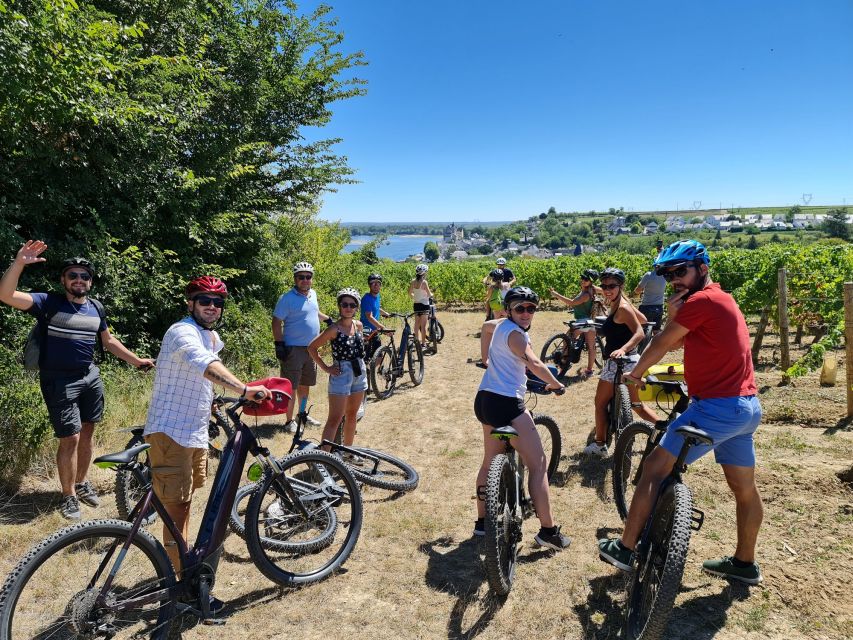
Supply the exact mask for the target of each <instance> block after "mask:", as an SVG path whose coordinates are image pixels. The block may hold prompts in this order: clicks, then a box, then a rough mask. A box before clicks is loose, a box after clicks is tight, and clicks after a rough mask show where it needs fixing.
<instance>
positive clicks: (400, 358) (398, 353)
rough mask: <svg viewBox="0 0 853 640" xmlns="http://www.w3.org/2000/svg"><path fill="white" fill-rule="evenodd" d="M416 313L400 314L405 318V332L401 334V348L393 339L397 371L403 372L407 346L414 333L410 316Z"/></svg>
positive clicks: (392, 345)
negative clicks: (410, 324) (397, 346)
mask: <svg viewBox="0 0 853 640" xmlns="http://www.w3.org/2000/svg"><path fill="white" fill-rule="evenodd" d="M412 315H414V314H409V315H404V314H400V317H401V318H402V319H403V332H402V333H401V334H400V348H399V349H397V348H396V347H394V340H393V339H392V340H391V347H392V348H393V349H394V362H396V363H397V371H399V372H400V373H401V374H402V372H403V363H404V362H405V359H406V347H407V345H408V344H409V336H411V335H412V327H411V326H409V318H410V317H411V316H412Z"/></svg>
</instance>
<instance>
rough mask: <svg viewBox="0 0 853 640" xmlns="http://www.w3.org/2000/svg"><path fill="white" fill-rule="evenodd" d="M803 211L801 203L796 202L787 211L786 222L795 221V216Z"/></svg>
mask: <svg viewBox="0 0 853 640" xmlns="http://www.w3.org/2000/svg"><path fill="white" fill-rule="evenodd" d="M802 211H803V209H802V207H800V205H798V204H795V205H794V206H793V207H791V208H790V209H788V211H787V212H786V213H785V222H793V221H794V216H795V215H797V214H799V213H802Z"/></svg>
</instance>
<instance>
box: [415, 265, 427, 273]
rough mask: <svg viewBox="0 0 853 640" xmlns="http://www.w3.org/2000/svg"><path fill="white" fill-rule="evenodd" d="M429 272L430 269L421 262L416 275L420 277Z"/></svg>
mask: <svg viewBox="0 0 853 640" xmlns="http://www.w3.org/2000/svg"><path fill="white" fill-rule="evenodd" d="M427 271H429V267H428V266H427V265H425V264H424V263H423V262H421V263H420V264H419V265H418V266H417V267H415V273H417V274H418V275H421V274H424V273H426V272H427Z"/></svg>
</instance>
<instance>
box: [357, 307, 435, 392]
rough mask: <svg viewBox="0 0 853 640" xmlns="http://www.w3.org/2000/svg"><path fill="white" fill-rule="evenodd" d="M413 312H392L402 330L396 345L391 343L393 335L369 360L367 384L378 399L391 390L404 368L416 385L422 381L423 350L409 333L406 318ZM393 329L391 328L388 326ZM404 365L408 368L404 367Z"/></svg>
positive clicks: (410, 331)
mask: <svg viewBox="0 0 853 640" xmlns="http://www.w3.org/2000/svg"><path fill="white" fill-rule="evenodd" d="M413 315H415V314H414V313H409V314H403V313H392V314H390V316H391V317H393V318H402V319H403V331H402V333H401V335H400V346H399V348H398V347H396V346H395V345H394V337H393V336H392V337H391V340H390V342H389V343H388V344H386V345H384V346H382V347H379V348H378V349H377V350H376V353H374V354H373V358H372V360H371V361H370V365H369V371H370V388H371V390H372V391H373V393H374V395H375V396H376V398H377V399H378V400H384V399H385V398H387V397H389V396H390V395H391V394H392V393H394V388H395V387H396V386H397V379H398V378H401V377H402V376H403V374H404V373H406V372H408V373H409V377H410V378H411V380H412V384H413V385H415V386H417V385H419V384H420V383H421V382H423V381H424V352H423V349H422V348H421V344H420V342H418V341H417V340H416V339H415V336H414V335H412V327H411V326H410V325H409V318H411V317H412V316H413ZM390 332H393V330H390ZM405 365H408V369H406V368H404V366H405Z"/></svg>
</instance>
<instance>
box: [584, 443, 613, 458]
mask: <svg viewBox="0 0 853 640" xmlns="http://www.w3.org/2000/svg"><path fill="white" fill-rule="evenodd" d="M583 452H584V455H587V456H598V457H599V458H606V457H607V455H608V452H607V445H606V444H598V443H597V442H590V443H589V444H588V445H586V449H584V450H583Z"/></svg>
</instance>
